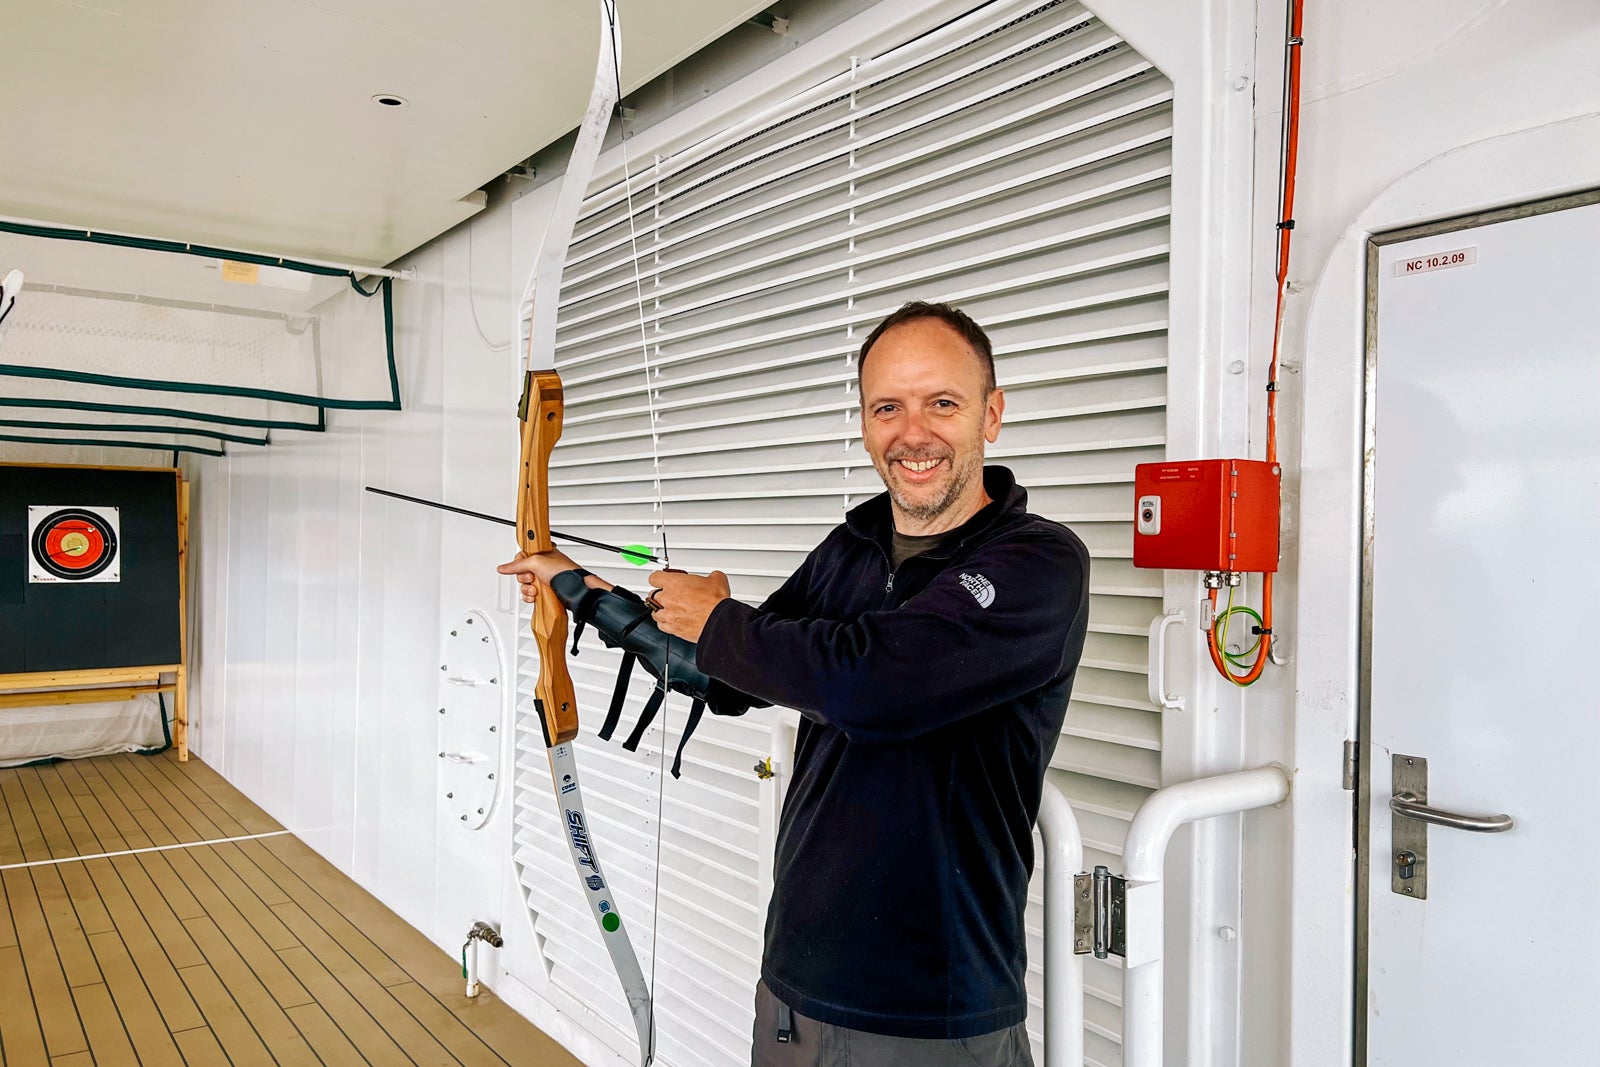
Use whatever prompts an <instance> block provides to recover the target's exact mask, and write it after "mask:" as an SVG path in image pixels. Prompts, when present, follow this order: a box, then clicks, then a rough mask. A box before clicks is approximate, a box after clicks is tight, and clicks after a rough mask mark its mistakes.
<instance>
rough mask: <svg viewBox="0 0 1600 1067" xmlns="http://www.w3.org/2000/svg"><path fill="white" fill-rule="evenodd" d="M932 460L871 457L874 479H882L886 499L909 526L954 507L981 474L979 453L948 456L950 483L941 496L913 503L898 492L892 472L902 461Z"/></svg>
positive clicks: (974, 450)
mask: <svg viewBox="0 0 1600 1067" xmlns="http://www.w3.org/2000/svg"><path fill="white" fill-rule="evenodd" d="M933 458H935V457H933V456H914V455H897V456H896V457H895V458H894V459H890V458H888V457H887V456H885V457H883V458H881V459H880V458H879V457H876V456H874V457H873V461H872V462H873V466H875V467H876V468H877V469H878V477H879V478H881V479H883V484H884V487H885V488H887V489H888V490H889V499H890V500H891V501H893V502H894V506H895V510H896V511H898V512H899V513H900V514H902V515H904V516H905V517H906V518H908V519H911V520H912V521H913V522H917V523H926V522H931V521H933V520H934V519H937V518H938V517H939V516H941V515H943V514H944V513H945V512H946V511H949V510H950V509H951V508H952V507H954V506H955V504H956V502H957V501H959V500H960V499H961V497H962V495H963V494H964V493H965V492H966V490H967V487H968V486H969V485H971V484H972V480H973V479H974V478H976V477H979V476H981V475H982V473H983V449H982V448H973V449H969V450H965V451H963V452H961V453H960V454H950V455H949V456H947V457H938V458H948V459H949V460H950V480H949V481H948V482H946V483H945V488H944V492H942V493H940V494H939V495H938V496H937V497H935V498H933V499H931V500H913V499H911V498H910V497H909V496H907V495H906V494H905V493H904V492H903V491H902V490H901V488H900V485H899V482H898V481H897V480H896V477H895V471H897V470H898V469H899V468H898V463H899V461H900V460H902V459H933Z"/></svg>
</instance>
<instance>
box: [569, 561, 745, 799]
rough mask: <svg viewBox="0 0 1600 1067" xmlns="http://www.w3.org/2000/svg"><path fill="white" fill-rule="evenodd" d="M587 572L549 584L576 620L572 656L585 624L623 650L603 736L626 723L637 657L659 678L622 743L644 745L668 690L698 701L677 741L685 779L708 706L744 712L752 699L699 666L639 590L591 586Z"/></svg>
mask: <svg viewBox="0 0 1600 1067" xmlns="http://www.w3.org/2000/svg"><path fill="white" fill-rule="evenodd" d="M588 574H589V572H588V571H585V570H581V569H579V570H570V571H563V572H562V573H560V574H558V575H556V576H555V577H554V578H553V579H551V581H550V587H551V588H552V589H554V590H555V592H556V596H558V597H560V598H561V602H562V603H563V604H565V605H566V606H567V609H568V610H569V611H571V612H572V618H573V621H574V622H575V623H576V626H575V628H574V630H573V634H572V652H573V654H577V651H578V638H579V637H580V636H581V635H582V634H583V628H584V627H585V626H593V627H594V628H595V632H597V633H598V634H599V635H600V640H601V641H603V642H604V643H605V645H606V647H607V648H620V649H622V668H621V670H620V671H619V672H618V673H617V687H616V689H615V691H614V692H613V693H612V695H611V708H610V710H608V711H607V712H606V720H605V722H604V723H603V724H602V725H601V727H600V739H601V740H602V741H609V740H611V735H612V734H613V733H614V732H615V731H616V728H617V724H618V722H620V721H621V718H622V704H623V701H624V700H625V699H626V697H627V694H628V679H629V676H630V675H631V674H632V672H633V664H634V661H635V660H638V661H639V662H641V663H643V664H644V669H645V670H647V671H649V672H650V673H651V674H652V675H653V676H654V677H655V679H656V685H655V689H654V691H653V692H652V693H651V694H650V698H649V699H648V700H647V701H645V706H644V712H643V713H642V714H641V715H640V716H639V723H638V725H637V726H635V727H634V728H633V733H631V734H629V735H628V739H627V740H626V741H624V742H623V743H622V747H623V748H625V749H627V750H628V751H629V752H632V751H634V750H636V749H637V748H638V747H639V742H640V741H641V740H642V739H643V737H644V732H645V730H646V728H648V727H649V725H650V723H651V722H652V721H654V719H655V717H656V713H657V712H658V711H659V710H660V709H661V703H662V701H663V700H664V699H665V698H666V695H667V690H668V689H671V690H672V691H673V692H675V693H682V694H684V695H685V696H687V697H689V698H690V699H691V700H692V701H693V703H692V704H691V705H690V708H689V719H688V722H686V723H685V724H684V728H683V735H682V737H681V738H680V739H679V741H678V752H677V755H676V757H675V758H674V759H673V761H672V776H673V777H674V778H677V777H681V771H682V766H683V748H684V746H685V745H686V744H688V743H689V735H690V734H691V733H693V732H694V728H695V727H696V726H698V725H700V717H701V715H702V714H703V713H704V712H705V709H706V708H707V707H710V708H711V713H712V714H713V715H742V714H744V713H745V712H746V711H748V710H749V709H750V701H749V700H748V699H741V698H742V696H743V694H741V693H739V692H738V690H735V689H733V688H731V687H730V686H726V685H723V684H722V683H721V682H718V681H716V680H715V679H713V678H712V677H710V676H709V675H707V674H706V673H705V672H704V671H702V670H700V668H698V667H696V666H695V657H694V651H695V647H694V645H693V643H691V642H689V641H685V640H684V639H683V638H681V637H673V636H671V635H669V634H665V633H662V632H661V628H660V627H658V626H657V625H656V622H655V619H654V618H652V617H651V615H650V608H649V605H647V604H646V603H645V602H644V601H643V600H641V599H640V598H639V596H638V594H636V593H633V592H631V591H629V590H627V589H624V588H623V587H622V586H620V585H619V586H614V587H613V588H611V589H610V590H605V589H591V588H589V586H588V585H587V584H586V583H585V582H584V578H586V577H587V576H588Z"/></svg>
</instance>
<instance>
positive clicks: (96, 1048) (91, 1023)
mask: <svg viewBox="0 0 1600 1067" xmlns="http://www.w3.org/2000/svg"><path fill="white" fill-rule="evenodd" d="M72 999H73V1002H74V1003H76V1004H77V1006H78V1018H80V1019H82V1020H83V1028H84V1030H85V1031H86V1032H87V1033H88V1035H89V1051H90V1052H92V1053H94V1058H95V1062H96V1063H138V1062H139V1061H138V1059H137V1058H136V1057H135V1055H134V1052H133V1045H132V1044H131V1043H130V1042H129V1041H128V1031H127V1030H125V1029H123V1026H122V1018H121V1016H119V1015H118V1014H117V1005H116V1003H115V1002H114V1001H113V1000H112V999H111V993H110V991H109V990H107V989H106V987H105V986H103V985H86V986H78V987H77V988H76V989H74V990H73V991H72Z"/></svg>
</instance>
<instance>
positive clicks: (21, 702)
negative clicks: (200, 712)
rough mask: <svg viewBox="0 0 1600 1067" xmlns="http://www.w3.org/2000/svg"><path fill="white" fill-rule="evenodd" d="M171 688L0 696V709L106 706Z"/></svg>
mask: <svg viewBox="0 0 1600 1067" xmlns="http://www.w3.org/2000/svg"><path fill="white" fill-rule="evenodd" d="M174 688H176V687H175V686H174V685H138V686H121V687H118V686H106V687H104V688H96V689H47V690H43V691H40V692H34V693H0V709H4V708H51V707H60V706H64V705H68V704H109V703H115V702H118V701H123V700H137V699H138V698H140V697H142V696H146V695H154V694H156V693H170V692H172V691H173V689H174Z"/></svg>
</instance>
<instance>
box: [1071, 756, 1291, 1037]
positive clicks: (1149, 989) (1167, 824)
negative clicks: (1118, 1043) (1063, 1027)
mask: <svg viewBox="0 0 1600 1067" xmlns="http://www.w3.org/2000/svg"><path fill="white" fill-rule="evenodd" d="M1288 796H1289V778H1288V776H1287V775H1286V774H1285V773H1284V772H1283V770H1282V768H1279V767H1258V768H1256V769H1255V770H1251V771H1239V772H1237V773H1234V774H1224V775H1219V776H1217V777H1215V778H1202V779H1200V780H1198V781H1194V782H1184V783H1182V784H1180V785H1172V786H1167V787H1166V788H1164V789H1158V790H1156V791H1155V792H1154V793H1151V794H1150V796H1149V797H1147V798H1146V799H1145V802H1144V803H1143V804H1142V805H1140V807H1139V810H1138V812H1137V813H1135V815H1134V817H1133V822H1132V823H1131V824H1130V825H1129V826H1128V838H1127V843H1126V845H1125V846H1124V848H1123V853H1122V859H1123V862H1124V864H1125V865H1126V876H1127V880H1128V884H1127V893H1126V898H1125V899H1126V908H1125V922H1126V925H1127V938H1126V940H1127V949H1128V953H1127V956H1126V957H1125V958H1124V960H1123V971H1122V1063H1123V1067H1161V1064H1162V1030H1163V1027H1164V1026H1165V1023H1166V1020H1165V1017H1164V1011H1165V1005H1164V1003H1163V1001H1162V990H1161V983H1162V980H1163V965H1162V943H1163V938H1164V936H1165V924H1164V915H1163V911H1164V906H1165V905H1164V901H1163V887H1162V880H1163V876H1164V871H1165V866H1166V855H1167V845H1168V844H1170V843H1171V841H1172V835H1173V834H1174V833H1176V832H1177V830H1178V827H1180V826H1182V825H1183V824H1184V823H1188V822H1195V821H1196V820H1199V819H1209V818H1211V817H1213V816H1216V815H1231V814H1233V813H1235V812H1240V811H1249V810H1250V809H1252V808H1264V807H1267V806H1269V805H1272V804H1277V803H1279V802H1280V801H1283V800H1284V799H1286V798H1287V797H1288ZM1046 885H1047V886H1048V882H1047V883H1046ZM1048 933H1049V927H1048V926H1046V935H1047V936H1048ZM1048 951H1049V950H1048V948H1047V949H1046V953H1048ZM1047 1019H1048V1016H1047ZM1046 1034H1047V1036H1048V1030H1047V1031H1046Z"/></svg>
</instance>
